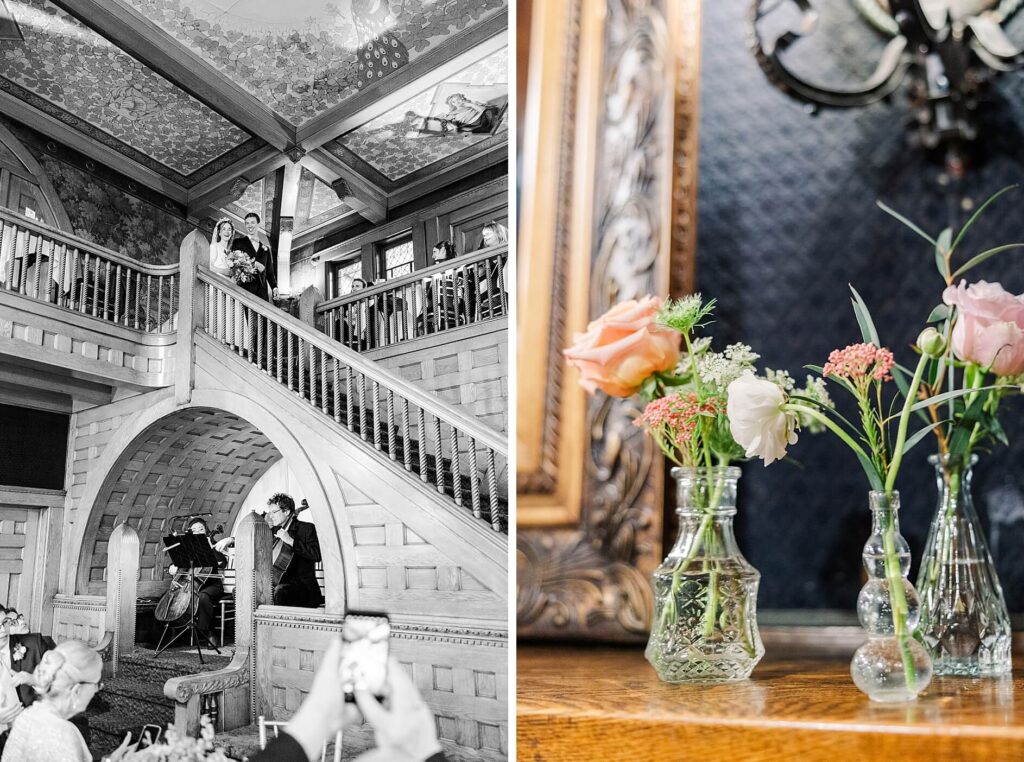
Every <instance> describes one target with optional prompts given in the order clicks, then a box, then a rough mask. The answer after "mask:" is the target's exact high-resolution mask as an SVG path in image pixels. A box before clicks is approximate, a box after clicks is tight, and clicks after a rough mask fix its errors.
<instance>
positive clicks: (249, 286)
mask: <svg viewBox="0 0 1024 762" xmlns="http://www.w3.org/2000/svg"><path fill="white" fill-rule="evenodd" d="M231 250H232V251H244V252H245V253H246V254H248V255H249V256H250V257H252V258H253V260H254V261H256V262H259V263H260V264H261V265H263V272H261V273H258V274H257V275H256V277H255V278H253V279H252V280H251V281H249V282H248V283H240V284H239V285H240V286H241V287H242V288H244V289H245V290H246V291H248V292H250V293H251V294H253V295H255V296H258V297H259V298H260V299H263V300H264V301H267V302H269V301H270V290H271V289H272V288H277V273H275V272H274V258H273V256H272V255H271V253H270V247H269V246H267V244H265V243H264V242H263V241H260V242H259V247H258V248H254V247H253V245H252V241H250V240H249V237H248V236H244V235H241V236H235V240H234V241H232V242H231Z"/></svg>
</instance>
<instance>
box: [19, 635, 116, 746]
mask: <svg viewBox="0 0 1024 762" xmlns="http://www.w3.org/2000/svg"><path fill="white" fill-rule="evenodd" d="M102 671H103V660H102V659H101V658H100V655H99V654H98V653H96V651H95V650H93V649H92V648H90V647H89V646H87V645H86V644H85V643H83V642H81V641H80V640H68V641H65V642H64V643H61V644H60V645H58V646H57V647H56V648H54V649H53V650H52V651H47V652H46V653H44V654H43V657H42V660H41V661H40V662H39V665H38V666H37V667H36V669H35V672H33V673H32V681H33V682H32V684H33V685H34V687H35V689H36V692H37V693H38V694H39V700H38V701H36V702H35V703H34V704H32V705H31V706H30V707H28V708H27V709H26V710H25V711H23V712H22V713H21V714H19V715H18V717H17V719H15V721H14V726H13V727H12V728H11V735H10V737H9V738H8V739H7V745H6V746H5V747H4V754H3V757H2V762H53V761H54V760H61V762H92V754H90V753H89V748H88V747H87V746H86V745H85V740H84V739H83V738H82V734H81V733H80V732H79V731H78V728H76V727H75V726H74V725H73V724H72V723H71V722H70V719H71V718H72V717H74V716H75V715H77V714H79V713H81V712H83V711H85V708H86V707H87V706H88V705H89V702H90V701H92V697H93V696H95V695H96V694H97V693H98V692H99V690H100V687H101V685H102V683H101V681H100V677H101V674H102Z"/></svg>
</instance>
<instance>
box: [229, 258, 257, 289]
mask: <svg viewBox="0 0 1024 762" xmlns="http://www.w3.org/2000/svg"><path fill="white" fill-rule="evenodd" d="M227 257H228V264H229V265H230V267H231V278H232V280H234V281H235V283H238V284H242V283H249V282H251V281H252V280H254V279H255V278H256V276H257V275H259V270H258V269H257V268H256V262H255V260H254V259H253V258H252V257H250V256H249V255H248V254H246V253H245V252H244V251H229V252H228V254H227Z"/></svg>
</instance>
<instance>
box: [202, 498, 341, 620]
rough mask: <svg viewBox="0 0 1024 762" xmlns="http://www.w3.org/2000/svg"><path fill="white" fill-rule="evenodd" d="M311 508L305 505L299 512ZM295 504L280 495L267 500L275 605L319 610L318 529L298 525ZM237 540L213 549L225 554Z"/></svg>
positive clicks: (230, 540) (305, 524)
mask: <svg viewBox="0 0 1024 762" xmlns="http://www.w3.org/2000/svg"><path fill="white" fill-rule="evenodd" d="M306 508H308V506H307V505H306V501H305V500H303V501H302V507H301V508H299V511H301V510H305V509H306ZM297 513H298V511H296V510H295V500H294V499H292V496H291V495H286V494H285V493H283V492H278V493H275V494H273V495H271V496H270V499H269V500H267V511H266V513H264V514H263V520H264V521H266V522H267V524H268V525H269V526H270V531H271V532H273V533H274V547H273V551H272V558H273V567H274V568H273V569H272V570H271V576H272V578H273V580H274V603H275V604H276V605H278V606H305V607H308V608H316V607H317V606H319V605H320V604H322V603H323V602H324V597H323V594H322V593H321V592H320V585H319V584H318V583H317V581H316V564H317V563H318V562H319V561H320V560H321V555H320V539H319V538H318V537H317V534H316V527H315V526H313V525H312V524H311V523H309V522H306V521H299V520H298V518H297V516H296V514H297ZM234 542H235V538H234V537H227V538H225V539H223V540H221V541H220V542H218V543H217V544H216V545H215V546H214V547H215V548H216V549H217V550H220V551H223V550H225V549H226V548H227V547H229V546H231V545H233V544H234Z"/></svg>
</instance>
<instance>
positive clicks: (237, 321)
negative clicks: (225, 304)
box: [210, 241, 251, 349]
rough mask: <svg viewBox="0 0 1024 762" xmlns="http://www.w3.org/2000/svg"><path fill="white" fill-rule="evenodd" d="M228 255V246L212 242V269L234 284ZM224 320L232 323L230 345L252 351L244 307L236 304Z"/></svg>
mask: <svg viewBox="0 0 1024 762" xmlns="http://www.w3.org/2000/svg"><path fill="white" fill-rule="evenodd" d="M227 253H228V244H223V243H217V241H212V242H211V243H210V269H211V270H213V271H214V272H215V273H217V274H218V275H221V276H223V277H225V278H227V279H228V280H230V281H231V282H232V283H234V280H232V278H231V263H230V262H229V261H228V257H227ZM214 309H216V305H215V306H214ZM218 317H219V316H218ZM224 319H230V321H231V334H232V335H231V337H230V338H229V340H228V343H229V344H230V345H231V346H234V347H241V348H242V349H251V346H250V344H251V340H250V339H249V337H248V333H249V326H248V321H247V320H246V319H245V316H244V315H243V310H242V305H241V304H240V303H238V302H235V306H234V309H233V310H232V313H231V315H230V316H228V315H227V314H225V315H224Z"/></svg>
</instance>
